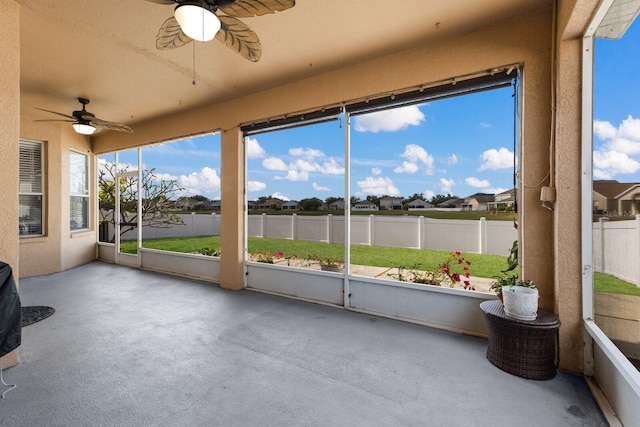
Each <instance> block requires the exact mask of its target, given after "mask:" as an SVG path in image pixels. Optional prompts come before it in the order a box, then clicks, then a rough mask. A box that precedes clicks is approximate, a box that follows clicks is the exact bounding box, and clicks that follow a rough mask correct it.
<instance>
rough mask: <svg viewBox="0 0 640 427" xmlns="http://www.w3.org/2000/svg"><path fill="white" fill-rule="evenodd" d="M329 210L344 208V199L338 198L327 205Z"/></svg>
mask: <svg viewBox="0 0 640 427" xmlns="http://www.w3.org/2000/svg"><path fill="white" fill-rule="evenodd" d="M329 210H330V211H342V210H344V199H338V200H336V201H334V202H333V203H331V204H330V205H329Z"/></svg>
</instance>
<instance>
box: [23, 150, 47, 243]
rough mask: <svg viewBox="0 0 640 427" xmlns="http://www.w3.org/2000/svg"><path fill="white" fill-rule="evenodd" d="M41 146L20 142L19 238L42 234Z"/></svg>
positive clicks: (42, 179)
mask: <svg viewBox="0 0 640 427" xmlns="http://www.w3.org/2000/svg"><path fill="white" fill-rule="evenodd" d="M42 147H43V144H42V143H41V142H36V141H20V172H19V173H20V180H19V184H18V185H19V187H18V190H19V208H18V209H19V224H18V230H19V233H20V236H41V235H43V234H44V227H43V221H42V219H43V214H44V193H43V189H44V175H43V171H44V155H43V149H42Z"/></svg>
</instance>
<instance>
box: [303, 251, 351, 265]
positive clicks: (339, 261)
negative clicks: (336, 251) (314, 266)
mask: <svg viewBox="0 0 640 427" xmlns="http://www.w3.org/2000/svg"><path fill="white" fill-rule="evenodd" d="M305 259H306V260H308V261H314V262H317V263H318V264H320V267H327V268H342V267H344V257H343V256H342V255H338V256H334V255H329V256H320V255H316V254H314V255H307V257H306V258H305Z"/></svg>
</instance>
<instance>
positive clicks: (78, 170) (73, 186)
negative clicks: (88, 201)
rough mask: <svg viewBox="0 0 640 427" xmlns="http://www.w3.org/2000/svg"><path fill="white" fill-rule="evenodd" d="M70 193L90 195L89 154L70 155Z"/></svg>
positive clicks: (72, 153)
mask: <svg viewBox="0 0 640 427" xmlns="http://www.w3.org/2000/svg"><path fill="white" fill-rule="evenodd" d="M69 173H70V180H69V183H70V189H69V190H70V193H71V194H73V195H88V194H89V185H88V182H87V156H86V155H84V154H81V153H74V152H73V151H72V152H71V154H70V155H69Z"/></svg>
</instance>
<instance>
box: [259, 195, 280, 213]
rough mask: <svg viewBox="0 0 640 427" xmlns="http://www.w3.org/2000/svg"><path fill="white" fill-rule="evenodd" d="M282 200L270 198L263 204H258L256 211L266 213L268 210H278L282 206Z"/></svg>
mask: <svg viewBox="0 0 640 427" xmlns="http://www.w3.org/2000/svg"><path fill="white" fill-rule="evenodd" d="M283 203H284V200H280V199H277V198H275V197H271V198H269V199H267V200H265V201H264V202H262V203H260V204H258V209H260V210H264V211H268V210H270V209H273V210H280V209H281V208H282V204H283Z"/></svg>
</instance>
